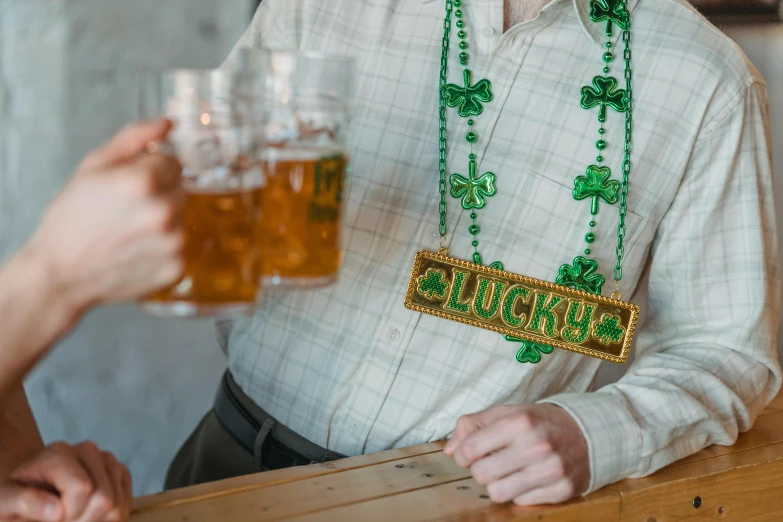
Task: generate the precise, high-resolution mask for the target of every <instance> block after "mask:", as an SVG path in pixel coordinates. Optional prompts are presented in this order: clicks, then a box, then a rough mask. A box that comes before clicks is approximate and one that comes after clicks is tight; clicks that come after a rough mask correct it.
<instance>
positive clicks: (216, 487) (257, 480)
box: [131, 441, 446, 520]
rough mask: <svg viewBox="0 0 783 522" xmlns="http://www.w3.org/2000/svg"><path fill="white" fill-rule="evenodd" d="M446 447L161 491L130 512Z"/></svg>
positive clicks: (438, 444)
mask: <svg viewBox="0 0 783 522" xmlns="http://www.w3.org/2000/svg"><path fill="white" fill-rule="evenodd" d="M445 445H446V443H445V442H444V441H440V442H429V443H426V444H420V445H418V446H411V447H408V448H400V449H394V450H389V451H382V452H379V453H373V454H371V455H362V456H359V457H352V458H348V459H344V460H338V461H334V462H328V463H326V464H314V465H312V466H299V467H296V468H288V469H281V470H276V471H268V472H266V473H257V474H254V475H246V476H243V477H236V478H231V479H226V480H220V481H216V482H210V483H208V484H199V485H198V486H192V487H188V488H180V489H175V490H171V491H164V492H162V493H158V494H155V495H149V496H146V497H140V498H137V499H135V500H134V502H133V510H132V512H131V513H132V514H134V515H135V514H138V513H142V512H144V511H151V510H156V509H165V508H170V507H173V506H179V505H183V504H189V503H193V502H202V501H205V500H209V499H212V498H216V497H222V496H227V495H233V494H235V493H242V492H245V491H253V490H256V489H261V488H268V487H272V486H277V485H279V484H284V483H287V482H292V481H296V480H305V479H308V478H313V477H318V476H322V475H329V474H332V473H338V472H341V471H346V470H352V469H359V468H364V467H368V466H374V465H377V464H383V463H387V462H393V461H396V460H401V459H406V458H410V457H415V456H418V455H427V454H430V453H435V452H439V451H441V450H442V449H443V446H445ZM134 520H135V517H134Z"/></svg>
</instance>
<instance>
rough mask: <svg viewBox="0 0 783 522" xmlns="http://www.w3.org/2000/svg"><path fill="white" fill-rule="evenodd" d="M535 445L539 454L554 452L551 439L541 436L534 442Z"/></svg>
mask: <svg viewBox="0 0 783 522" xmlns="http://www.w3.org/2000/svg"><path fill="white" fill-rule="evenodd" d="M536 447H537V449H538V452H539V453H541V454H546V455H549V454H554V453H556V452H555V446H554V444H553V443H552V441H551V440H550V439H548V438H545V437H542V438H541V439H539V441H538V443H537V444H536Z"/></svg>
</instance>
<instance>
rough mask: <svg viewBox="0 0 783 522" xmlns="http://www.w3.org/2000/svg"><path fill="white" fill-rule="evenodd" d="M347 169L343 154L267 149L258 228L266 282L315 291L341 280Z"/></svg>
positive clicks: (307, 150) (346, 161) (312, 150)
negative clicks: (341, 231) (259, 226)
mask: <svg viewBox="0 0 783 522" xmlns="http://www.w3.org/2000/svg"><path fill="white" fill-rule="evenodd" d="M347 165H348V160H347V157H346V155H345V154H344V153H342V152H339V151H319V150H317V149H315V150H314V149H301V150H296V149H293V150H292V149H278V150H275V149H270V150H269V152H268V154H267V155H266V160H265V161H264V173H265V174H266V187H265V188H264V189H263V191H262V196H261V204H262V206H263V208H264V219H263V220H262V225H261V228H260V230H261V241H262V243H263V261H262V263H263V273H264V280H265V283H268V284H270V285H275V286H280V287H315V286H323V285H328V284H331V283H333V282H334V281H335V280H336V279H337V273H338V271H339V269H340V262H341V257H342V255H341V245H340V226H341V221H342V206H343V205H342V203H343V195H344V190H345V180H346V168H347Z"/></svg>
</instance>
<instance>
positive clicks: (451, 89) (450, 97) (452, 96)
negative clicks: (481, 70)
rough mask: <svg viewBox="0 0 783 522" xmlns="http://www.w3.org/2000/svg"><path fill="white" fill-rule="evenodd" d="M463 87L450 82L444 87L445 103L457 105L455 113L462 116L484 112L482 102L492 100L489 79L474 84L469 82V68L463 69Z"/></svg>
mask: <svg viewBox="0 0 783 522" xmlns="http://www.w3.org/2000/svg"><path fill="white" fill-rule="evenodd" d="M462 79H463V81H464V83H465V86H464V87H460V86H458V85H454V84H453V83H450V84H448V85H446V87H445V88H444V95H445V98H446V105H448V106H449V107H458V109H457V113H459V115H460V116H462V117H463V118H468V117H470V116H478V115H479V114H481V113H482V112H484V106H483V105H482V103H488V102H491V101H492V84H491V83H490V82H489V80H487V79H484V80H479V81H478V82H477V83H476V84H475V85H471V83H470V70H469V69H465V71H464V72H463V74H462Z"/></svg>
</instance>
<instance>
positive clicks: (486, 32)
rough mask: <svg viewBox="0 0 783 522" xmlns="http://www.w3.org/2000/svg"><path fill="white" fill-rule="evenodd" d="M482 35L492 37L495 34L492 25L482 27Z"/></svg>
mask: <svg viewBox="0 0 783 522" xmlns="http://www.w3.org/2000/svg"><path fill="white" fill-rule="evenodd" d="M484 36H485V37H486V38H492V37H493V36H495V28H494V27H490V26H486V27H485V28H484Z"/></svg>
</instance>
